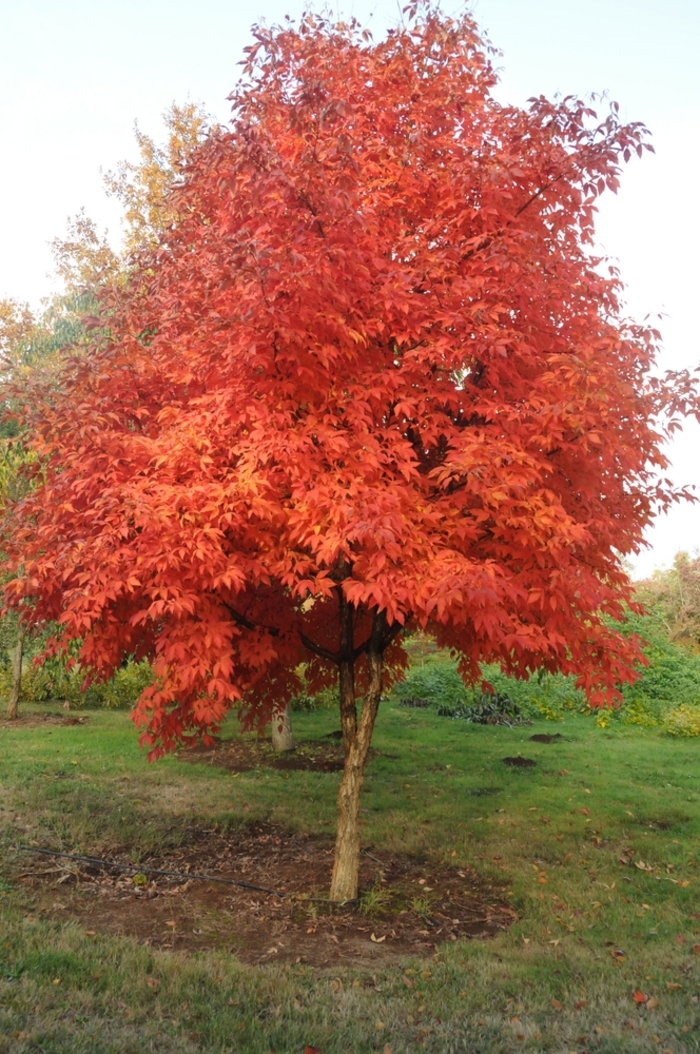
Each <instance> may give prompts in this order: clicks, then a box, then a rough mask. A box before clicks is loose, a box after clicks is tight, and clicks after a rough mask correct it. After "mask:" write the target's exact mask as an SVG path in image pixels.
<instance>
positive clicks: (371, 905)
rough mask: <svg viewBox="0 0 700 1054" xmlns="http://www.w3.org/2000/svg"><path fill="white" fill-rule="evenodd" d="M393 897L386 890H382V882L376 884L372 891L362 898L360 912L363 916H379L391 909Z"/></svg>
mask: <svg viewBox="0 0 700 1054" xmlns="http://www.w3.org/2000/svg"><path fill="white" fill-rule="evenodd" d="M390 901H391V896H390V894H389V892H388V891H387V890H386V889H382V886H381V884H380V882H377V883H375V885H374V887H373V888H372V889H368V890H367V891H366V892H365V893H362V894H361V896H360V911H361V912H362V914H363V915H378V914H381V913H382V912H384V911H386V909H387V908H388V907H389V903H390Z"/></svg>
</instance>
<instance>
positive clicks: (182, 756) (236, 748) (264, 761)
mask: <svg viewBox="0 0 700 1054" xmlns="http://www.w3.org/2000/svg"><path fill="white" fill-rule="evenodd" d="M376 755H377V751H376V750H370V752H369V758H370V759H371V758H372V757H376ZM178 757H179V760H180V761H188V762H198V763H199V764H209V765H216V766H217V767H219V768H224V769H227V770H228V771H229V772H250V771H252V770H253V769H256V768H271V769H280V770H282V771H287V772H289V771H296V772H342V771H343V757H344V755H343V744H342V733H338V734H336V733H335V732H331V733H329V735H327V736H325V737H324V738H323V739H313V740H306V741H304V742H301V743H299V745H298V746H297V747H296V749H295V750H290V751H287V752H286V753H284V754H276V753H275V752H274V750H273V749H272V746H271V745H270V742H269V741H268V740H264V739H253V738H248V737H245V738H241V739H224V740H219V741H218V742H217V743H216V744H215V745H214V746H213V747H205V746H203V745H202V744H201V743H199V744H196V745H195V746H192V747H188V748H187V749H186V750H182V751H180V753H179V754H178Z"/></svg>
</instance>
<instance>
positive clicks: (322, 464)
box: [8, 6, 678, 900]
mask: <svg viewBox="0 0 700 1054" xmlns="http://www.w3.org/2000/svg"><path fill="white" fill-rule="evenodd" d="M410 16H411V18H412V21H411V23H410V25H409V27H407V28H404V29H400V30H396V31H394V32H392V33H390V34H389V36H388V37H387V39H386V40H384V41H382V42H380V43H378V44H375V43H373V42H372V41H371V39H370V38H369V36H368V34H366V33H361V32H360V30H359V29H358V27H357V26H355V25H354V24H351V25H338V26H336V25H332V24H330V23H328V22H326V21H324V20H322V19H319V18H315V17H313V16H307V17H305V18H304V19H303V21H302V23H301V24H300V26H299V27H298V28H296V29H295V28H293V27H292V26H289V27H286V28H283V29H273V30H267V29H258V30H257V31H256V39H257V43H256V44H255V45H254V46H253V47H252V49H250V50H249V53H248V61H247V63H246V65H245V67H244V79H243V82H242V85H241V87H240V88H239V90H238V91H237V92H236V93H235V94H234V96H233V97H232V99H233V107H234V118H233V122H232V127H231V130H230V131H227V132H224V131H218V132H216V133H215V134H212V135H211V136H210V137H208V138H207V140H206V141H205V142H204V143H203V144H202V145H201V146H200V147H198V148H197V149H196V150H194V151H193V152H192V154H191V155H190V157H189V160H188V163H187V165H186V168H185V170H184V172H183V180H182V182H181V184H180V185H179V187H178V188H176V190H175V191H174V192H173V193H172V195H171V197H170V198H169V202H168V209H169V216H170V217H171V221H170V224H169V226H168V227H167V229H166V231H165V232H164V233H163V235H162V237H161V238H160V239H159V241H158V244H157V246H156V247H155V249H153V250H149V249H148V248H147V247H145V248H144V249H143V251H140V252H138V253H135V254H133V255H132V257H131V266H130V270H129V274H128V280H127V281H125V282H124V283H122V284H120V285H117V286H114V287H113V289H112V290H111V292H110V291H108V292H106V293H105V294H103V295H102V296H101V297H100V303H99V318H100V319H102V320H108V326H109V336H108V337H107V338H106V339H104V340H102V341H100V342H98V343H97V344H96V346H95V347H94V348H93V349H92V350H91V353H90V354H89V355H82V356H76V357H74V358H73V359H72V360H71V361H70V362H69V363H68V364H67V365H66V367H65V369H64V371H63V374H62V379H61V386H60V389H58V390H51V391H47V389H46V387H45V386H42V385H41V384H40V383H38V384H36V385H35V386H32V387H30V388H28V389H25V391H24V392H16V396H15V397H16V398H18V399H23V402H24V413H25V414H26V415H27V417H28V419H29V420H30V421H31V434H32V437H33V442H34V445H35V448H36V450H37V452H38V454H39V455H40V457H41V459H42V463H43V465H44V469H43V471H44V472H45V479H43V480H42V482H41V484H40V486H38V487H37V489H36V491H35V492H34V493H33V494H31V495H29V496H28V497H27V498H26V499H25V501H24V503H23V506H22V509H21V523H20V524H19V525H18V526H17V527H16V528H15V529H14V530H13V531H12V536H11V538H10V539H9V542H8V544H10V545H11V546H12V549H13V551H14V553H15V554H16V560H17V565H18V571H19V572H20V573H19V576H18V578H17V579H16V580H15V581H13V582H12V583H10V586H9V598H10V602H11V603H13V604H20V603H22V602H31V604H32V608H33V612H34V615H33V617H34V618H35V619H54V620H58V621H59V622H60V626H61V633H60V635H59V638H58V640H57V641H56V642H55V645H54V646H55V647H56V648H61V647H66V646H67V642H68V641H70V640H71V639H78V638H79V639H81V640H82V647H81V662H82V663H83V664H84V665H86V666H88V667H91V668H92V669H93V670H94V671H95V672H96V675H98V676H106V675H108V674H109V673H110V672H111V671H112V670H113V669H114V668H115V666H116V665H117V664H118V663H119V662H120V661H121V659H122V657H123V656H124V655H131V654H136V655H137V657H138V656H144V655H147V656H149V657H152V659H153V662H154V669H155V672H156V681H155V683H154V684H153V685H152V686H151V687H150V688H149V689H147V690H146V691H145V692H144V693H143V695H142V697H141V700H140V702H139V704H138V706H137V708H136V712H135V720H136V722H137V724H139V725H140V726H141V727H142V729H143V734H142V742H144V743H145V744H147V745H148V746H150V747H151V752H152V756H157V755H158V754H159V753H161V752H162V751H164V750H168V749H171V748H172V747H174V746H175V745H176V744H177V743H178V742H181V741H186V740H188V739H190V738H192V737H193V736H196V735H199V734H204V735H205V736H206V735H208V734H209V733H210V732H211V731H212V730H216V729H217V728H218V726H219V725H220V722H221V721H222V720H223V718H224V716H225V715H226V713H227V711H228V710H229V709H230V708H231V707H234V706H241V707H242V710H241V714H242V718H243V721H244V723H245V724H246V725H247V726H253V725H256V724H257V725H260V724H264V723H265V722H266V721H267V720H269V718H270V716H271V715H272V714H273V713H274V712H275V711H276V710H277V709H278V708H279V707H280V706H281V705H284V703H285V702H286V701H288V700H289V698H291V696H292V695H293V694H294V692H295V691H297V690H298V689H299V683H298V675H297V672H296V671H297V667H298V664H299V663H300V661H301V660H304V661H305V662H306V663H307V665H306V680H307V685H308V687H309V689H310V690H311V691H313V690H314V689H316V688H319V687H321V686H324V685H328V684H330V683H332V682H333V681H334V680H335V679H336V678H337V680H338V683H339V686H340V713H341V722H342V729H343V742H344V748H345V766H344V771H343V776H342V779H341V783H340V788H339V796H338V828H337V835H336V852H335V861H334V869H333V877H332V881H331V897H332V898H333V899H336V900H344V899H347V898H350V897H354V896H355V895H356V893H357V881H358V861H359V834H358V808H359V792H360V787H361V783H362V777H363V772H364V765H365V761H366V758H367V752H368V750H369V745H370V740H371V736H372V730H373V726H374V721H375V717H376V714H377V709H378V706H379V702H380V697H381V693H382V690H383V687H385V686H386V684H387V683H388V682H389V681H391V679H392V678H393V677H395V676H397V675H398V674H399V672H400V669H401V665H402V661H403V659H402V654H403V652H402V647H401V635H402V631H403V630H404V629H405V628H407V627H408V628H410V627H414V626H420V627H422V628H424V629H428V630H429V631H431V632H433V633H434V634H435V635H436V637H437V640H438V642H439V643H440V644H441V645H443V646H446V647H449V648H452V649H454V650H455V652H456V653H457V654H458V655H459V661H460V672H461V674H462V675H463V677H464V678H465V679H467V680H469V679H474V678H478V677H479V668H480V663H481V662H484V661H486V662H497V663H499V664H500V666H501V667H502V668H503V669H504V670H505V671H507V672H510V673H514V674H516V675H517V676H521V677H526V676H528V675H529V673H530V672H532V671H533V670H536V669H545V670H551V671H554V670H562V671H564V672H565V673H575V674H576V675H577V676H578V682H579V685H580V687H582V688H584V689H585V690H586V692H587V694H588V696H589V699H590V700H591V702H592V704H594V705H603V704H605V703H612V702H614V700H615V699H616V698H617V697H618V696H619V684H620V683H621V682H624V681H625V680H629V679H630V678H632V677H633V676H634V664H635V660H636V659H637V658H638V656H639V649H638V645H637V643H636V642H635V640H634V638H629V637H625V636H624V635H623V634H622V633H620V632H619V631H618V630H617V629H615V627H614V626H613V625H611V621H610V620H611V618H622V617H623V614H624V610H625V604H626V602H629V601H630V600H631V595H632V589H631V586H630V583H629V580H628V578H627V575H626V573H625V571H624V568H623V566H622V562H621V554H623V555H624V554H626V553H629V552H632V551H634V550H635V549H637V548H638V547H639V546H640V545H641V543H642V532H643V529H644V527H645V526H646V525H647V524H648V523H649V521H650V519H651V517H652V515H653V513H654V510H655V508H657V507H659V506H661V507H664V506H666V505H668V503H669V502H670V501H671V500H673V498H674V496H675V495H674V494H673V492H672V491H671V490H670V489H669V486H670V485H668V484H666V483H664V482H663V481H660V480H659V479H658V478H657V473H658V471H659V470H663V469H664V468H665V465H666V462H665V458H664V456H663V454H662V452H661V449H660V444H661V441H662V438H663V429H662V425H661V421H662V419H663V416H664V414H665V413H667V412H668V411H669V409H670V408H672V407H673V406H674V405H675V404H674V400H676V399H677V395H678V393H677V391H676V390H675V389H674V388H673V386H672V385H671V384H670V383H664V382H662V381H660V380H658V379H654V378H653V376H652V373H651V371H652V367H653V362H654V352H655V345H656V340H657V338H658V334H656V333H655V332H654V331H651V330H648V329H645V328H643V327H639V326H636V325H634V324H632V323H629V322H627V321H625V320H624V318H623V317H622V316H621V309H620V303H619V294H620V288H621V287H620V283H619V280H618V278H617V276H616V274H615V273H614V272H612V273H610V274H609V275H607V276H606V275H605V274H604V273H603V269H602V267H601V261H600V260H598V259H597V258H596V257H595V256H594V254H593V252H592V247H591V246H592V239H593V221H594V214H595V203H596V199H597V197H598V195H599V194H600V193H601V192H602V191H603V190H604V189H605V188H606V187H608V188H610V189H613V190H615V189H616V188H617V184H618V175H619V163H620V161H621V160H622V159H627V158H628V157H629V156H630V154H631V153H633V152H637V153H641V152H642V150H643V144H644V135H645V133H644V129H643V128H642V127H641V126H640V125H638V124H632V125H621V124H620V123H619V121H618V118H617V108H616V107H615V106H613V107H612V109H611V111H610V113H609V114H607V115H606V116H604V118H603V119H602V121H599V120H598V118H597V116H596V114H595V113H594V112H593V111H592V109H591V108H590V107H589V106H588V105H586V104H585V103H583V102H581V101H579V100H577V99H573V98H567V99H564V100H562V101H560V102H557V103H551V102H548V101H547V100H546V99H543V98H540V99H536V100H534V101H532V102H531V103H530V105H529V106H528V108H527V109H520V108H517V107H512V106H504V105H502V104H500V103H498V102H497V101H496V100H495V99H494V98H493V96H492V95H491V89H492V87H493V85H494V84H495V75H494V73H493V70H492V67H491V65H490V63H489V59H488V55H487V53H486V51H485V49H484V46H483V45H482V43H481V40H480V38H479V36H478V33H477V30H476V27H475V25H474V23H473V22H472V20H471V19H470V18H469V17H464V18H461V19H459V20H452V19H448V18H445V17H443V16H441V15H439V14H438V13H436V12H435V11H434V10H433V9H432V8H430V7H429V6H426V7H421V9H420V13H419V12H418V11H416V10H415V9H414V10H413V11H412V12H410ZM106 324H107V322H106V321H105V325H106ZM20 565H21V566H20ZM360 701H361V706H358V704H359V703H360Z"/></svg>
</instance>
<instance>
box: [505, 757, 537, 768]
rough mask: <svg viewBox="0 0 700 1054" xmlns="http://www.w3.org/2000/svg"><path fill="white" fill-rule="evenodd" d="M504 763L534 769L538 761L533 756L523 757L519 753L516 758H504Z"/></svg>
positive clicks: (512, 766)
mask: <svg viewBox="0 0 700 1054" xmlns="http://www.w3.org/2000/svg"><path fill="white" fill-rule="evenodd" d="M503 764H504V765H510V767H511V768H513V769H533V768H534V767H535V765H536V764H537V762H536V761H533V760H532V758H521V757H520V755H519V754H518V756H517V757H515V758H504V759H503Z"/></svg>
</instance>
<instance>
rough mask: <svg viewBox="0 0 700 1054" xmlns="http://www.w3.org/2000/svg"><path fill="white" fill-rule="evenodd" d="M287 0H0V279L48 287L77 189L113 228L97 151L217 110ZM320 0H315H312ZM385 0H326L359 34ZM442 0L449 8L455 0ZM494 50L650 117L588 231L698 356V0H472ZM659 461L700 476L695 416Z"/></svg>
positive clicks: (668, 330) (689, 361)
mask: <svg viewBox="0 0 700 1054" xmlns="http://www.w3.org/2000/svg"><path fill="white" fill-rule="evenodd" d="M303 6H304V4H303V3H302V0H257V3H256V4H244V3H241V2H240V0H225V2H224V0H0V142H1V143H3V144H4V148H3V154H2V158H1V159H0V296H16V297H18V298H19V299H27V300H29V301H30V302H32V303H36V302H38V300H39V298H40V297H42V296H44V295H46V294H48V293H49V292H51V291H52V290H53V289H54V287H55V285H54V282H53V281H52V280H51V279H50V278H49V277H48V273H49V272H50V269H51V255H50V252H49V249H48V242H49V241H50V239H51V238H53V237H55V236H56V235H60V234H62V233H63V232H64V231H65V225H66V219H67V217H68V216H70V215H74V214H75V213H76V212H77V211H78V210H79V209H80V208H81V206H85V208H86V211H87V213H88V215H90V216H91V217H92V218H93V219H95V220H96V222H97V223H98V224H99V225H100V226H101V227H109V228H110V230H111V232H112V233H113V234H115V235H116V234H118V230H119V222H118V212H117V207H116V206H115V204H114V203H113V202H110V201H109V199H107V198H106V197H105V195H104V192H103V189H102V182H101V177H100V168H101V167H102V168H103V169H109V168H115V167H116V166H117V164H118V163H119V161H120V160H122V159H125V158H130V157H134V155H135V148H134V141H133V134H132V129H133V123H134V120H135V119H138V122H139V124H140V126H141V127H142V128H143V129H144V130H145V131H147V132H148V133H149V134H152V135H154V136H155V137H156V138H159V137H160V134H161V130H162V124H161V120H160V115H161V114H162V112H163V111H164V110H165V109H166V108H167V107H168V106H169V105H170V103H171V102H173V101H176V102H184V101H185V100H186V99H188V98H189V99H192V100H194V101H198V102H202V103H203V104H204V105H205V107H206V109H207V110H208V111H209V112H210V113H211V114H212V115H213V116H215V117H216V118H217V119H219V120H221V121H224V120H226V118H227V116H228V112H229V106H228V103H227V102H226V96H227V95H228V93H229V92H230V91H231V89H232V88H233V85H234V84H235V81H236V78H237V75H238V73H237V70H238V67H237V63H238V62H239V61H240V59H241V57H242V49H243V47H244V46H245V45H246V44H247V43H249V27H250V25H251V24H252V23H253V22H255V21H259V20H261V19H264V20H266V21H267V22H269V23H274V22H279V21H281V20H282V19H283V18H284V15H285V14H290V15H291V16H293V17H294V16H297V15H298V14H299V13H300V11H301V10H302V9H303ZM319 6H320V5H319V4H318V3H317V4H316V8H318V7H319ZM399 6H400V4H399V3H397V2H396V0H343V3H342V4H339V3H338V2H337V0H336V2H334V3H333V4H332V5H331V7H332V9H333V10H334V11H335V12H337V13H342V14H343V15H346V16H347V15H348V14H355V15H356V16H357V17H358V18H360V19H361V20H362V21H363V22H366V23H367V24H368V25H369V27H370V28H371V29H372V30H373V32H374V34H375V37H377V36H380V35H381V34H382V33H383V32H384V31H385V29H386V28H387V27H388V26H389V25H392V24H394V23H395V22H396V20H397V18H398V17H399ZM443 6H444V8H445V9H446V10H448V11H450V10H455V9H456V5H455V3H454V0H445V2H444V4H443ZM473 11H474V14H475V16H476V19H477V21H478V23H479V24H480V26H481V27H482V29H484V30H486V32H487V33H488V35H489V36H490V38H491V41H492V42H493V44H495V45H496V46H497V47H498V48H500V49H501V50H502V52H503V57H502V59H501V60H499V65H500V66H501V67H502V70H503V73H502V86H501V88H500V89H499V95H500V96H501V97H502V98H508V99H509V100H510V101H513V102H516V103H522V102H524V101H525V100H526V99H527V98H528V97H529V96H531V95H539V94H540V93H543V94H545V95H549V96H551V95H553V94H554V93H555V92H561V93H563V94H586V93H588V92H591V91H596V92H600V91H604V90H606V91H609V93H610V95H611V97H612V98H614V99H617V101H618V102H619V103H620V106H621V115H622V116H623V118H625V119H627V120H641V121H643V122H644V123H645V124H646V125H647V126H648V127H649V128H650V129H651V130H652V132H653V137H654V138H653V141H654V144H655V147H656V151H657V153H656V156H652V155H649V154H647V155H646V156H645V158H644V160H643V161H642V162H632V163H631V165H630V167H629V169H628V170H627V173H626V174H625V176H624V179H623V184H622V189H621V192H620V194H619V195H618V196H617V197H613V196H610V200H606V199H603V203H602V205H601V214H600V223H599V237H600V242H601V245H602V246H603V247H604V248H605V250H606V251H607V252H608V253H609V254H610V255H611V256H613V257H615V258H617V259H618V260H619V262H620V265H621V269H622V275H623V278H624V280H625V281H626V283H627V286H628V304H629V309H630V312H631V313H632V314H634V315H635V316H636V317H637V318H640V319H641V318H643V317H644V316H645V315H647V314H650V313H651V314H655V313H659V312H663V313H664V314H665V316H666V317H665V319H664V320H663V323H662V327H661V328H662V331H663V334H664V343H665V350H664V357H663V361H662V364H661V365H662V366H663V367H664V368H680V367H689V368H693V367H695V366H696V365H698V364H700V340H699V339H698V336H697V332H696V326H695V310H694V308H696V305H697V302H698V299H697V296H698V295H697V292H696V290H697V289H698V287H699V286H700V265H699V263H698V261H699V260H700V253H698V246H700V211H699V210H698V207H697V201H698V191H700V176H699V173H700V146H699V144H700V60H699V59H698V54H699V53H700V3H699V2H698V0H587V2H586V3H585V4H583V3H580V2H574V0H475V2H474V5H473ZM670 456H671V458H672V461H673V472H672V477H673V478H674V479H675V480H676V481H677V482H679V483H681V482H682V483H691V484H697V485H698V486H699V487H700V426H697V425H692V426H691V425H689V426H687V427H686V429H685V431H684V435H683V437H682V438H681V439H680V440H677V441H676V442H675V443H674V445H673V447H672V448H671V450H670ZM649 541H650V543H651V549H649V550H648V551H647V552H646V553H644V554H643V555H642V556H641V557H640V558H638V559H637V560H636V561H635V573H636V574H638V575H643V574H648V573H649V572H650V571H651V570H652V569H653V568H654V567H655V566H664V565H668V564H669V563H670V562H671V560H672V559H673V554H674V553H675V552H676V551H677V550H678V549H687V550H690V551H692V550H694V549H695V548H697V547H698V546H700V504H698V505H697V506H683V507H679V508H677V509H676V510H674V512H673V513H672V514H671V515H669V516H667V517H665V518H664V519H663V520H661V521H659V522H657V524H656V526H655V527H654V529H653V531H652V532H650V535H649Z"/></svg>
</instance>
